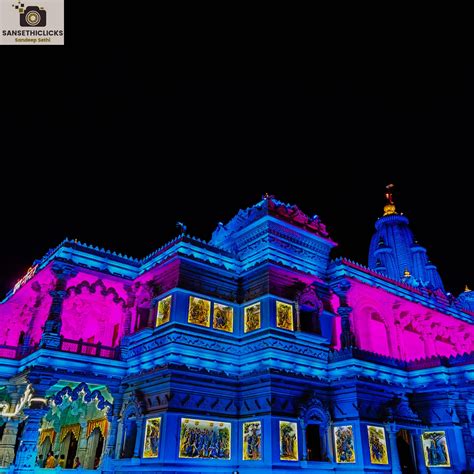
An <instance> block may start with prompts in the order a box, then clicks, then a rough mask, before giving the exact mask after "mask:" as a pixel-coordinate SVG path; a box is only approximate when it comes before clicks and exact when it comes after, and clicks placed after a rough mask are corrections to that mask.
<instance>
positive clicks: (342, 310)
mask: <svg viewBox="0 0 474 474" xmlns="http://www.w3.org/2000/svg"><path fill="white" fill-rule="evenodd" d="M351 313H352V308H351V307H350V306H339V308H338V309H337V314H339V316H341V329H342V331H341V349H346V348H348V347H355V337H354V333H353V332H352V327H351V320H350V315H351Z"/></svg>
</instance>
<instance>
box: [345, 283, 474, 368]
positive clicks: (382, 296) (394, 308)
mask: <svg viewBox="0 0 474 474" xmlns="http://www.w3.org/2000/svg"><path fill="white" fill-rule="evenodd" d="M348 304H349V306H351V307H352V309H353V311H352V327H353V331H354V334H355V337H356V343H357V346H358V347H359V348H361V349H364V350H367V351H371V352H375V353H378V354H382V355H386V356H391V357H395V358H397V359H402V360H414V359H421V358H425V357H432V356H435V355H441V356H452V355H457V354H463V353H465V352H471V351H472V350H474V326H473V325H470V324H468V323H465V322H463V321H460V320H458V319H456V318H454V317H451V316H448V315H445V314H442V313H439V312H438V311H435V310H432V309H430V308H426V307H424V306H422V305H421V304H418V303H413V302H411V301H407V300H404V299H402V298H400V297H397V296H395V295H392V294H391V293H388V292H386V291H384V290H381V289H378V288H373V287H371V286H368V285H366V284H363V283H360V282H358V281H356V280H353V279H351V289H350V290H349V294H348ZM336 308H337V306H336ZM338 319H339V318H338ZM339 324H340V323H339Z"/></svg>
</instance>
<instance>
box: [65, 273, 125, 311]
mask: <svg viewBox="0 0 474 474" xmlns="http://www.w3.org/2000/svg"><path fill="white" fill-rule="evenodd" d="M84 289H87V290H88V291H89V293H96V292H98V291H99V292H100V294H101V295H102V296H105V297H107V296H109V295H112V296H113V302H114V303H116V304H119V303H120V304H122V305H124V306H125V305H126V302H125V300H124V299H123V298H122V297H121V296H120V295H119V294H118V292H117V290H116V289H115V288H114V287H112V286H110V287H108V288H107V287H106V286H105V284H104V282H103V281H102V280H101V279H100V278H99V279H97V280H96V281H95V282H94V283H92V284H91V283H90V282H88V281H87V280H83V281H82V282H81V283H79V284H77V285H74V286H70V287H69V288H68V289H67V290H66V298H68V297H69V296H71V295H72V294H73V293H74V294H76V295H80V294H81V293H82V290H84Z"/></svg>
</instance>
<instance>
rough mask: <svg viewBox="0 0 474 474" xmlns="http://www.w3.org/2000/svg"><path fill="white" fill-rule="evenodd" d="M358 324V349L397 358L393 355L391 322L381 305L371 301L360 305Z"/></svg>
mask: <svg viewBox="0 0 474 474" xmlns="http://www.w3.org/2000/svg"><path fill="white" fill-rule="evenodd" d="M356 317H357V323H356V324H355V326H356V328H355V329H356V331H355V332H356V338H357V344H358V347H360V348H361V349H364V350H368V351H370V352H374V353H377V354H382V355H385V356H392V357H395V356H396V354H392V347H391V337H393V331H392V329H391V326H392V325H391V321H390V320H389V318H387V316H386V315H385V313H384V312H383V311H382V310H381V309H380V308H379V305H377V304H374V303H372V302H371V301H364V302H363V303H361V304H360V305H358V308H357V311H356Z"/></svg>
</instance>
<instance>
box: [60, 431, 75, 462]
mask: <svg viewBox="0 0 474 474" xmlns="http://www.w3.org/2000/svg"><path fill="white" fill-rule="evenodd" d="M76 453H77V438H76V437H75V436H74V434H73V432H72V431H70V432H69V434H68V435H67V436H66V437H65V438H64V440H63V442H62V444H61V454H63V455H64V457H65V458H66V469H72V466H73V464H74V458H75V457H76Z"/></svg>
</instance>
